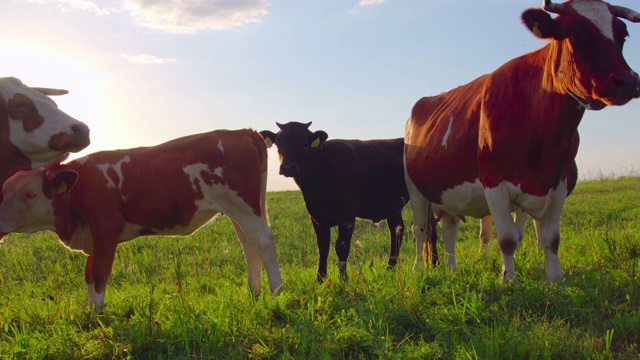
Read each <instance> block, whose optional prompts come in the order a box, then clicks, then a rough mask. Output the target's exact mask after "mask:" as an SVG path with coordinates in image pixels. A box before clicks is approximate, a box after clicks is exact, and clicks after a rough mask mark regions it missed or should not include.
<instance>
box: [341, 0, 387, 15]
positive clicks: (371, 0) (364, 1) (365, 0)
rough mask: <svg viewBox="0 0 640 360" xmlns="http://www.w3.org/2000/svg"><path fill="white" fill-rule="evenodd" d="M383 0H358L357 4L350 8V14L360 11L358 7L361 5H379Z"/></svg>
mask: <svg viewBox="0 0 640 360" xmlns="http://www.w3.org/2000/svg"><path fill="white" fill-rule="evenodd" d="M385 1H386V0H360V1H358V4H357V5H355V6H354V7H353V8H351V11H349V12H350V13H352V14H357V13H359V12H360V9H362V8H363V7H367V6H371V5H380V4H382V3H383V2H385Z"/></svg>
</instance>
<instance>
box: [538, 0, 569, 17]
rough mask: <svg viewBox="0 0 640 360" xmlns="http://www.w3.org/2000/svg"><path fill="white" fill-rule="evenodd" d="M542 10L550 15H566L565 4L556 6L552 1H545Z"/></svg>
mask: <svg viewBox="0 0 640 360" xmlns="http://www.w3.org/2000/svg"><path fill="white" fill-rule="evenodd" d="M542 8H543V9H545V10H546V11H548V12H550V13H555V14H558V15H562V13H564V4H554V3H553V2H551V0H543V3H542Z"/></svg>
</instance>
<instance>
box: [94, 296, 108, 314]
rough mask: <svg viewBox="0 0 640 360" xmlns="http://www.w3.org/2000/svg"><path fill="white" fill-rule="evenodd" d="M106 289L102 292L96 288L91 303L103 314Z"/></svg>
mask: <svg viewBox="0 0 640 360" xmlns="http://www.w3.org/2000/svg"><path fill="white" fill-rule="evenodd" d="M105 293H106V291H102V293H99V292H96V291H95V290H94V292H93V296H92V297H91V304H92V305H93V306H95V310H96V312H97V313H98V314H101V313H102V311H103V310H104V295H105Z"/></svg>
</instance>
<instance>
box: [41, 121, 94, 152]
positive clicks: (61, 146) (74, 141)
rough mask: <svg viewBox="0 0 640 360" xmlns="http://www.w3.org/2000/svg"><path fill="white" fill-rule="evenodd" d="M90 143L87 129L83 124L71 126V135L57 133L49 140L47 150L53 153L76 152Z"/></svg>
mask: <svg viewBox="0 0 640 360" xmlns="http://www.w3.org/2000/svg"><path fill="white" fill-rule="evenodd" d="M90 143H91V140H90V139H89V127H88V126H87V125H85V124H75V125H72V126H71V133H59V134H56V135H53V136H52V137H51V139H50V140H49V148H51V150H55V151H63V152H78V151H80V150H82V149H84V148H86V147H87V146H89V144H90Z"/></svg>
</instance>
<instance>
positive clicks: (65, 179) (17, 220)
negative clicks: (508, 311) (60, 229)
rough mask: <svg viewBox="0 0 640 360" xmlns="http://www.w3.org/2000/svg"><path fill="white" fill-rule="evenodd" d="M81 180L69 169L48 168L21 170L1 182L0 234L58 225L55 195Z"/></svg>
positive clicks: (37, 229)
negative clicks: (56, 169)
mask: <svg viewBox="0 0 640 360" xmlns="http://www.w3.org/2000/svg"><path fill="white" fill-rule="evenodd" d="M77 180H78V173H77V172H75V171H70V170H62V171H58V172H55V173H53V172H50V171H48V170H45V168H38V169H33V170H25V171H18V172H17V173H15V174H13V175H12V176H11V177H10V178H9V179H7V181H5V182H4V184H2V196H3V197H4V200H3V201H2V203H0V237H3V236H4V235H6V234H8V233H11V232H18V233H34V232H37V231H42V230H54V229H55V216H54V210H53V198H54V197H55V196H58V195H59V194H63V193H66V192H68V191H69V190H71V189H72V188H73V186H74V185H75V184H76V181H77Z"/></svg>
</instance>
